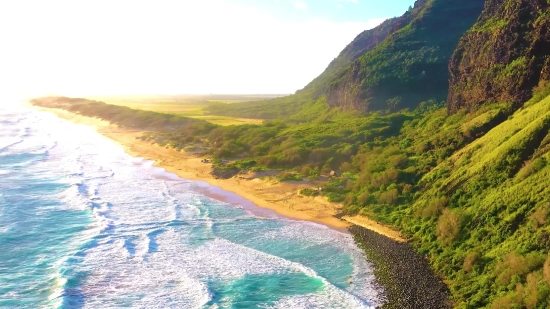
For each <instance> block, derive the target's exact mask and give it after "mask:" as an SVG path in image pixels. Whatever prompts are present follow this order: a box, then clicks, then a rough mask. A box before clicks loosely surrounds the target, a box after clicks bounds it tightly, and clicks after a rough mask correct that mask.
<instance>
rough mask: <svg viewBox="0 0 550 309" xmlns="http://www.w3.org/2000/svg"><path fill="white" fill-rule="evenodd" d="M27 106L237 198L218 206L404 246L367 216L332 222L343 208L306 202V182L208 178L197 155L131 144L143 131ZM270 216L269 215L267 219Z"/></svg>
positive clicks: (263, 176) (257, 176)
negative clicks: (358, 230) (357, 230)
mask: <svg viewBox="0 0 550 309" xmlns="http://www.w3.org/2000/svg"><path fill="white" fill-rule="evenodd" d="M27 106H28V107H30V108H32V109H35V110H39V111H43V112H48V113H52V114H54V115H56V116H57V117H59V118H61V119H65V120H68V121H71V122H73V123H75V124H80V125H85V126H88V127H91V128H93V129H94V130H95V131H96V132H97V133H99V134H100V135H102V136H104V137H106V138H108V139H110V140H111V141H113V142H115V143H116V144H117V145H119V146H120V147H122V148H123V150H124V151H125V152H126V153H128V154H129V155H131V156H133V157H137V158H143V159H144V160H150V161H153V166H155V167H158V168H162V169H164V170H165V171H166V172H168V173H172V174H175V175H177V176H178V177H180V178H183V179H188V180H192V181H198V182H204V183H207V184H208V185H210V186H213V187H217V188H219V189H221V190H223V191H226V192H230V193H232V194H235V195H236V196H237V197H239V198H240V201H239V202H238V203H235V202H231V201H229V200H228V199H227V197H226V196H224V195H220V194H214V195H216V196H215V197H214V198H216V199H219V200H221V201H223V202H228V203H230V204H233V205H241V203H246V202H247V201H248V202H250V204H251V205H249V206H248V207H247V209H248V210H249V211H252V212H255V213H260V214H264V213H265V210H266V209H267V210H270V211H272V212H274V213H276V214H277V215H279V216H281V217H285V218H288V219H293V220H303V221H310V222H315V223H318V224H322V225H325V226H327V227H329V228H332V229H335V230H338V231H340V232H344V233H349V231H348V228H350V227H351V226H353V225H359V226H362V227H364V228H366V229H369V230H372V231H374V232H376V233H378V234H381V235H383V236H385V237H388V238H390V239H393V240H395V241H397V242H406V239H405V238H403V237H402V236H401V234H400V233H399V232H397V231H395V230H393V229H391V228H389V227H387V226H385V225H382V224H379V223H378V222H376V221H375V220H372V219H370V218H368V217H364V216H344V217H342V219H339V218H337V217H335V216H336V215H337V214H338V213H340V212H341V209H342V207H343V206H342V205H341V204H338V203H330V202H328V201H327V199H326V198H324V197H308V196H303V195H300V194H299V193H298V192H299V191H300V190H301V189H303V188H313V185H312V184H310V183H308V182H304V181H301V182H300V181H292V182H278V181H276V180H274V179H273V178H272V177H271V176H269V174H268V173H261V172H260V173H252V172H249V173H248V174H239V175H236V176H234V177H232V178H229V179H217V178H214V177H213V176H212V175H211V174H210V172H211V164H210V163H202V162H201V158H202V156H200V155H199V154H197V153H189V152H182V151H177V150H175V149H172V148H165V147H161V146H158V145H156V144H152V143H150V142H147V141H142V140H140V139H137V137H140V136H141V135H142V134H143V133H144V132H143V131H136V130H130V129H125V128H120V127H119V126H117V125H114V124H110V123H109V122H108V121H105V120H102V119H98V118H91V117H87V116H82V115H79V114H75V113H71V112H69V111H65V110H61V109H55V108H45V107H38V106H33V105H30V104H28V105H27ZM253 208H258V209H253ZM262 209H263V210H262ZM270 215H271V216H273V214H270Z"/></svg>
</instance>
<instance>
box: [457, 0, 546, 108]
mask: <svg viewBox="0 0 550 309" xmlns="http://www.w3.org/2000/svg"><path fill="white" fill-rule="evenodd" d="M549 8H550V4H549V3H548V2H547V1H546V0H488V1H487V2H486V5H485V9H484V10H483V13H482V14H481V16H480V18H479V20H478V21H477V23H476V24H475V25H474V27H473V28H472V29H471V30H470V31H468V33H467V34H466V35H464V37H463V38H462V39H461V40H460V42H459V44H458V47H457V49H456V51H455V53H454V54H453V56H452V58H451V61H450V62H449V71H450V79H449V83H450V89H449V96H448V98H447V108H448V110H449V112H450V113H454V112H456V111H457V110H459V109H461V108H468V109H472V108H475V107H476V106H477V105H479V104H483V103H487V102H488V103H490V102H512V103H514V107H515V108H519V107H520V106H522V104H523V103H525V102H526V101H527V100H528V99H529V98H530V97H531V95H532V91H533V88H534V87H535V86H537V85H538V84H539V82H541V81H548V80H550V58H549V56H550V31H549V30H550V14H549V13H548V11H549Z"/></svg>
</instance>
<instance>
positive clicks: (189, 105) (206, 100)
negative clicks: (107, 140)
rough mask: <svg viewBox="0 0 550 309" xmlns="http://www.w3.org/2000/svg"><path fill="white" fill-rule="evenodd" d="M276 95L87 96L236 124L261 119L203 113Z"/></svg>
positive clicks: (224, 123) (253, 122)
mask: <svg viewBox="0 0 550 309" xmlns="http://www.w3.org/2000/svg"><path fill="white" fill-rule="evenodd" d="M277 96H278V95H180V96H154V95H149V96H110V97H91V98H90V99H95V100H101V101H103V102H106V103H108V104H113V105H119V106H126V107H129V108H132V109H139V110H146V111H152V112H157V113H169V114H175V115H180V116H185V117H190V118H197V119H202V120H205V121H208V122H210V123H213V124H217V125H222V126H228V125H239V124H259V123H261V122H262V121H263V119H249V118H244V117H231V116H213V115H208V114H206V113H205V110H204V109H205V108H207V107H208V106H210V105H219V104H236V103H246V102H249V101H253V100H266V99H270V98H274V97H277Z"/></svg>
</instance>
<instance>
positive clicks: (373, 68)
mask: <svg viewBox="0 0 550 309" xmlns="http://www.w3.org/2000/svg"><path fill="white" fill-rule="evenodd" d="M483 5H484V1H483V0H470V1H458V0H418V1H416V3H415V5H414V7H413V8H412V9H411V10H409V11H408V12H406V13H405V14H404V15H403V16H402V17H400V18H399V19H397V21H399V22H396V23H395V26H397V27H399V29H397V30H396V31H395V32H394V33H392V34H390V35H389V36H388V37H387V38H386V40H384V42H382V43H380V44H378V45H377V46H376V47H375V48H374V49H372V50H371V51H368V52H366V53H365V54H363V55H362V56H361V57H359V58H358V59H357V60H356V61H354V62H353V63H352V64H351V65H349V66H347V67H346V68H345V69H344V70H343V71H341V73H339V74H338V75H337V78H336V79H335V80H333V81H332V82H331V84H330V85H329V87H328V90H327V92H326V97H327V103H328V104H329V106H331V107H344V108H352V109H357V110H360V111H362V112H368V111H373V110H387V109H389V110H398V109H402V108H407V107H412V108H414V107H416V106H417V105H418V104H419V103H420V102H422V101H428V100H435V101H438V102H439V101H443V100H445V98H446V97H447V89H448V61H449V59H450V58H451V56H452V54H453V52H454V50H455V48H456V45H457V43H458V41H459V39H460V37H461V36H462V35H463V34H464V33H465V32H466V31H467V30H468V29H470V28H471V27H472V25H474V23H475V22H476V20H477V18H478V17H479V15H480V14H481V11H482V9H483ZM394 29H395V28H394Z"/></svg>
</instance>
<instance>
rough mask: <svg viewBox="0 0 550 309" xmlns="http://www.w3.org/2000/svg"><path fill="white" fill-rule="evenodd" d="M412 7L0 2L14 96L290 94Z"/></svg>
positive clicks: (337, 2) (371, 0) (318, 1)
mask: <svg viewBox="0 0 550 309" xmlns="http://www.w3.org/2000/svg"><path fill="white" fill-rule="evenodd" d="M413 3H414V0H392V1H386V0H180V1H175V0H155V1H141V0H108V1H106V0H94V1H86V0H49V1H43V0H34V1H31V0H17V1H15V0H14V1H11V0H0V97H1V96H2V94H3V95H7V94H17V95H24V96H37V95H47V94H56V95H69V96H85V95H124V94H209V93H215V94H237V93H238V94H245V93H246V94H252V93H253V94H283V93H285V94H286V93H294V92H295V91H296V90H298V89H301V88H303V87H304V86H305V85H306V84H307V83H308V82H309V81H311V80H312V79H313V78H315V77H316V76H317V75H319V74H320V73H322V72H323V70H324V69H325V68H326V67H327V65H328V64H329V63H330V61H331V60H332V59H334V58H335V57H336V56H337V55H338V54H339V52H340V51H341V50H342V49H343V48H344V47H345V46H346V45H347V44H348V43H349V42H351V41H352V40H353V38H355V36H357V35H358V34H359V33H361V32H362V31H363V30H366V29H370V28H373V27H375V26H377V25H378V24H379V23H381V22H382V21H383V20H385V19H387V18H389V17H394V16H399V15H401V14H402V13H404V12H405V11H406V10H407V9H408V7H409V6H410V5H412V4H413Z"/></svg>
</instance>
